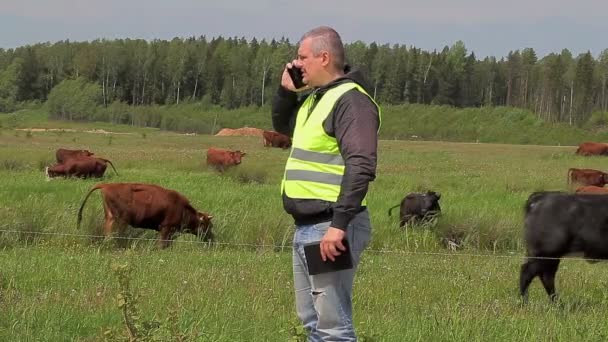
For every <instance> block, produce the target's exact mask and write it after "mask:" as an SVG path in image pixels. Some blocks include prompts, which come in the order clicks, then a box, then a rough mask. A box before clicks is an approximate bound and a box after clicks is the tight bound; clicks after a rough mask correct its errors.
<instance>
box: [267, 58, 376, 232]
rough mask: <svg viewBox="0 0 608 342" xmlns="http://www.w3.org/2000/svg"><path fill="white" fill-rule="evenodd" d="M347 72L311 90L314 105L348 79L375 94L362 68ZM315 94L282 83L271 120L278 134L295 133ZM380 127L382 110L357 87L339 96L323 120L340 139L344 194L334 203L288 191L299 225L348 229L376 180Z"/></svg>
mask: <svg viewBox="0 0 608 342" xmlns="http://www.w3.org/2000/svg"><path fill="white" fill-rule="evenodd" d="M345 71H346V74H345V76H344V77H342V78H339V79H337V80H335V81H333V82H331V83H329V84H327V85H325V86H323V87H320V88H316V89H314V90H313V91H312V92H314V93H315V94H316V100H315V103H318V100H319V99H320V98H321V97H322V96H323V94H324V93H325V92H326V91H327V90H328V89H331V88H333V87H335V86H337V85H339V84H342V83H344V82H347V81H354V82H356V83H358V84H359V85H361V86H362V87H363V88H364V89H365V90H366V91H367V92H368V94H371V93H370V91H369V87H368V85H367V82H365V80H364V78H363V75H362V74H361V73H360V72H359V71H350V70H349V68H348V67H347V68H346V69H345ZM312 92H310V93H312ZM310 93H308V94H305V95H303V96H298V94H297V93H295V92H292V91H289V90H287V89H285V88H283V87H282V86H280V87H279V90H278V92H277V94H276V95H275V98H274V101H273V103H272V124H273V126H274V129H275V130H276V131H277V132H280V133H283V134H286V135H288V136H290V137H291V136H293V131H294V128H295V121H296V115H297V112H298V109H299V108H300V106H301V105H302V103H303V102H304V100H305V99H306V97H307V96H308V95H310ZM314 105H315V104H313V106H314ZM379 125H380V119H379V115H378V109H377V108H376V106H375V105H374V103H373V102H372V101H371V100H370V99H369V97H367V95H365V94H363V93H361V92H360V91H358V90H357V89H352V90H349V91H348V92H346V93H345V94H344V95H343V96H342V97H340V99H339V100H338V101H337V102H336V105H335V107H334V109H333V110H332V112H331V113H330V114H329V116H328V117H327V119H325V121H324V122H323V128H324V129H325V132H326V133H327V134H328V135H329V136H332V137H335V138H336V140H337V141H338V146H339V148H340V153H341V154H342V158H343V159H344V164H345V172H344V177H343V178H342V185H341V190H340V195H339V196H338V200H337V202H336V203H332V202H327V201H323V200H310V199H294V198H290V197H288V196H287V195H286V194H285V193H283V207H284V208H285V211H286V212H287V213H288V214H290V215H291V216H293V218H294V220H295V222H296V224H298V225H300V224H314V223H319V222H326V221H331V226H332V227H334V228H340V229H342V230H346V227H347V226H348V223H349V222H350V220H351V219H352V218H353V217H354V216H355V215H356V214H357V213H359V212H361V211H362V210H364V209H365V208H364V207H362V206H361V201H362V200H363V198H364V197H365V194H366V193H367V188H368V184H369V182H371V181H373V180H374V179H375V178H376V151H377V146H378V128H379Z"/></svg>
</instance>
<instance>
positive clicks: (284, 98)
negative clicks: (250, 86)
mask: <svg viewBox="0 0 608 342" xmlns="http://www.w3.org/2000/svg"><path fill="white" fill-rule="evenodd" d="M298 107H299V102H298V95H297V94H296V93H295V92H293V91H290V90H287V89H285V88H283V86H279V90H278V91H277V93H276V94H275V96H274V99H273V101H272V126H273V127H274V130H275V131H277V132H279V133H282V134H285V135H287V136H289V137H293V130H294V128H295V125H296V114H297V113H298Z"/></svg>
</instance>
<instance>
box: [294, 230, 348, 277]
mask: <svg viewBox="0 0 608 342" xmlns="http://www.w3.org/2000/svg"><path fill="white" fill-rule="evenodd" d="M342 244H343V245H344V247H346V250H345V251H340V252H341V254H340V255H338V256H336V257H335V261H331V260H329V259H327V261H323V259H321V242H320V241H319V242H314V243H311V244H308V245H304V255H305V256H306V264H307V265H308V274H309V275H315V274H321V273H327V272H334V271H341V270H348V269H351V268H353V260H352V257H351V254H350V246H349V245H348V240H346V239H344V240H342Z"/></svg>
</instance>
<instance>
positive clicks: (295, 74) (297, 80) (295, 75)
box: [287, 65, 306, 89]
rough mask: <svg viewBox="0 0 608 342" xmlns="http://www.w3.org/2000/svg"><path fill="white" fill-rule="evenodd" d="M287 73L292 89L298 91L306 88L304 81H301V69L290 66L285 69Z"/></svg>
mask: <svg viewBox="0 0 608 342" xmlns="http://www.w3.org/2000/svg"><path fill="white" fill-rule="evenodd" d="M287 72H288V73H289V76H290V77H291V81H292V82H293V85H294V87H296V89H300V88H302V87H305V86H306V84H304V81H303V80H302V69H300V68H298V67H296V66H293V65H292V66H291V68H287Z"/></svg>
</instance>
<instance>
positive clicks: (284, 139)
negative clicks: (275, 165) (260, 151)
mask: <svg viewBox="0 0 608 342" xmlns="http://www.w3.org/2000/svg"><path fill="white" fill-rule="evenodd" d="M262 136H263V137H264V147H268V146H270V147H280V148H282V149H288V148H290V147H291V138H290V137H288V136H286V135H285V134H281V133H278V132H275V131H264V132H263V133H262Z"/></svg>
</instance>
